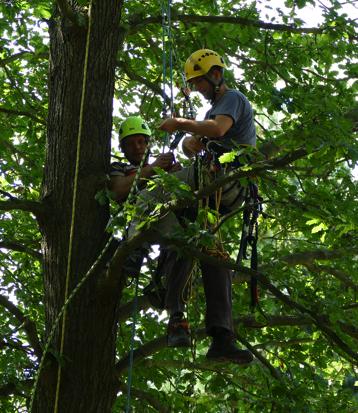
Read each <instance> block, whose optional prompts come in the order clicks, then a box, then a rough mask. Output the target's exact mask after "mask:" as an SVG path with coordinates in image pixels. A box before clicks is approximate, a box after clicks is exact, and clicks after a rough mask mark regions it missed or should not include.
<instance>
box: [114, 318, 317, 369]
mask: <svg viewBox="0 0 358 413" xmlns="http://www.w3.org/2000/svg"><path fill="white" fill-rule="evenodd" d="M311 324H312V319H311V318H310V317H306V316H301V317H292V316H273V317H267V318H266V320H265V323H262V322H259V321H257V320H255V318H254V317H253V316H243V317H239V318H237V319H235V320H234V325H235V327H238V326H239V325H240V326H244V327H246V328H247V327H249V328H267V327H280V326H281V327H282V326H302V325H311ZM205 337H206V331H205V328H201V329H198V330H196V331H195V338H196V339H197V340H202V339H204V338H205ZM241 338H242V337H241ZM246 344H247V343H245V345H246ZM165 346H166V337H165V336H162V337H158V338H157V339H154V340H152V341H150V342H148V343H146V344H144V345H142V346H141V347H139V348H138V349H136V350H134V354H133V360H134V361H135V363H138V362H139V361H140V360H143V359H144V358H146V357H148V356H150V355H152V354H154V353H156V352H157V351H159V350H161V349H162V348H164V347H165ZM250 348H251V346H250ZM255 354H256V352H255ZM128 362H129V355H128V354H127V355H126V356H124V357H123V358H122V359H121V360H119V362H118V363H117V365H116V372H117V374H118V375H120V374H122V372H123V371H124V370H125V369H126V368H127V367H128Z"/></svg>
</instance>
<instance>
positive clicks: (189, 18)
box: [129, 10, 324, 34]
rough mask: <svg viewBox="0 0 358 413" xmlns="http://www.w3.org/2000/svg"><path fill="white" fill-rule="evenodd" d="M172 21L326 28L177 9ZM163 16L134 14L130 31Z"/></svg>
mask: <svg viewBox="0 0 358 413" xmlns="http://www.w3.org/2000/svg"><path fill="white" fill-rule="evenodd" d="M172 21H180V22H183V23H210V24H221V23H228V24H235V25H240V26H249V27H257V28H259V29H264V30H275V31H281V32H290V33H312V34H320V33H322V32H323V31H324V28H317V27H295V26H293V25H286V24H279V23H277V24H275V23H266V22H263V21H262V20H253V19H247V18H244V17H235V16H200V15H197V14H187V15H185V14H177V13H175V11H174V10H173V11H172ZM161 22H162V16H161V15H158V16H151V17H146V18H143V15H139V14H138V15H134V16H133V17H132V18H131V19H130V20H129V25H130V30H129V33H135V32H137V31H138V29H139V28H140V27H143V26H144V27H145V26H146V25H148V24H153V23H156V24H158V23H161Z"/></svg>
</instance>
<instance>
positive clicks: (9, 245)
mask: <svg viewBox="0 0 358 413" xmlns="http://www.w3.org/2000/svg"><path fill="white" fill-rule="evenodd" d="M0 248H5V249H7V250H12V251H18V252H24V253H26V254H29V255H31V256H32V257H34V258H36V259H37V260H42V254H41V253H40V252H38V251H36V250H33V249H32V248H29V247H27V246H26V245H24V244H21V243H20V242H15V241H6V240H5V241H0Z"/></svg>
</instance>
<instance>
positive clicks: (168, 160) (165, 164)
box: [151, 152, 174, 171]
mask: <svg viewBox="0 0 358 413" xmlns="http://www.w3.org/2000/svg"><path fill="white" fill-rule="evenodd" d="M173 162H174V155H173V154H172V153H171V152H168V153H162V154H161V155H159V156H158V157H157V159H156V160H155V161H154V162H153V163H152V164H151V166H152V167H159V168H162V169H164V170H165V171H168V170H169V169H170V168H171V166H172V164H173Z"/></svg>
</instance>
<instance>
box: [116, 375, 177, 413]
mask: <svg viewBox="0 0 358 413" xmlns="http://www.w3.org/2000/svg"><path fill="white" fill-rule="evenodd" d="M117 387H118V390H120V391H122V392H123V393H124V394H125V393H126V392H127V385H126V384H124V383H122V382H119V383H118V386H117ZM131 394H132V395H133V396H134V397H136V398H137V399H139V400H143V401H146V402H148V403H149V404H150V405H151V406H152V407H154V408H155V409H156V410H157V411H158V412H159V413H169V411H170V410H169V408H168V407H166V406H164V405H163V404H162V403H160V402H159V400H158V398H156V397H155V396H153V395H152V394H150V393H149V392H146V391H144V390H140V389H136V388H134V387H131Z"/></svg>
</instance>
